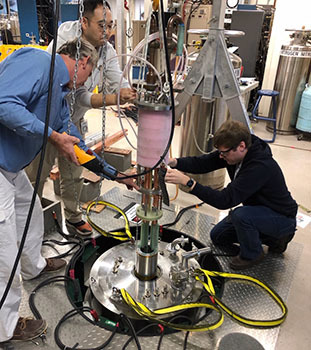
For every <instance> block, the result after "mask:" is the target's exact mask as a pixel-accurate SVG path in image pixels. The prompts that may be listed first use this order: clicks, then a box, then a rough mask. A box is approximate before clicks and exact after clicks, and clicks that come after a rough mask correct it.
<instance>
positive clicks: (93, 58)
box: [57, 38, 98, 67]
mask: <svg viewBox="0 0 311 350" xmlns="http://www.w3.org/2000/svg"><path fill="white" fill-rule="evenodd" d="M77 42H78V38H76V39H74V40H71V41H66V42H65V43H64V44H63V45H62V46H61V47H60V48H59V49H58V50H57V53H58V54H62V55H67V56H69V57H70V58H72V59H73V60H75V59H76V53H77ZM80 43H81V47H80V50H79V52H80V59H81V58H84V57H88V56H89V57H90V61H89V63H90V64H92V65H93V67H96V64H97V61H98V53H97V50H96V49H95V47H94V46H93V45H92V44H91V43H89V42H88V41H87V40H85V39H83V38H80Z"/></svg>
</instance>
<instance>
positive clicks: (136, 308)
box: [121, 288, 224, 332]
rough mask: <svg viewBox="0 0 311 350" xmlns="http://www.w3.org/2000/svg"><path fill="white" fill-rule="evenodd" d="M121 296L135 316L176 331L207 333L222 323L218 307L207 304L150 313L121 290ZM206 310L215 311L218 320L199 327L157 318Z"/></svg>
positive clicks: (172, 307) (176, 307) (183, 305)
mask: <svg viewBox="0 0 311 350" xmlns="http://www.w3.org/2000/svg"><path fill="white" fill-rule="evenodd" d="M121 295H122V298H123V300H124V301H125V303H126V304H127V305H128V306H130V307H131V308H132V309H133V310H134V311H135V312H136V313H137V314H139V315H140V316H142V317H145V318H148V319H150V320H153V321H155V322H159V323H161V324H163V325H165V326H167V327H170V328H174V329H177V330H182V331H189V332H202V331H208V330H213V329H216V328H218V327H219V326H221V324H222V323H223V321H224V316H223V313H222V312H221V310H220V309H218V307H216V306H214V305H211V304H207V303H188V304H181V305H175V306H170V307H166V308H161V309H157V310H154V311H151V310H150V309H149V308H148V307H147V306H145V305H143V304H142V303H140V302H138V301H135V300H134V299H133V298H132V296H131V295H130V294H129V293H128V292H127V291H126V290H125V289H124V288H122V289H121ZM202 307H204V308H207V309H212V310H214V311H217V312H218V313H219V319H218V320H217V321H216V322H215V323H213V324H208V325H207V324H200V325H183V324H175V323H171V322H167V321H165V320H162V319H159V318H157V316H159V315H165V314H170V313H175V312H180V311H183V310H187V309H193V308H202Z"/></svg>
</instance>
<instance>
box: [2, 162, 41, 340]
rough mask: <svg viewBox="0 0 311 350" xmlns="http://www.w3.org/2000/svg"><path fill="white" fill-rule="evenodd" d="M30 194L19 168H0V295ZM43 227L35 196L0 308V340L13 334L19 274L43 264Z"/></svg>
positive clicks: (25, 275) (27, 276) (28, 276)
mask: <svg viewBox="0 0 311 350" xmlns="http://www.w3.org/2000/svg"><path fill="white" fill-rule="evenodd" d="M32 194H33V187H32V186H31V184H30V181H29V180H28V177H27V175H26V174H25V172H24V171H23V170H22V171H19V172H17V173H11V172H7V171H5V170H3V169H1V168H0V298H2V296H3V293H4V290H5V287H6V285H7V283H8V279H9V276H10V274H11V271H12V267H13V264H14V261H15V258H16V255H17V251H18V248H19V245H20V241H21V238H22V235H23V232H24V227H25V223H26V218H27V215H28V210H29V206H30V203H31V198H32ZM43 227H44V226H43V211H42V207H41V204H40V200H39V198H38V196H37V200H36V203H35V206H34V210H33V214H32V218H31V220H30V226H29V229H28V233H27V238H26V242H25V246H24V249H23V252H22V255H21V260H20V263H19V264H18V268H17V271H16V273H15V276H14V280H13V283H12V286H11V289H10V291H9V293H8V295H7V298H6V300H5V303H4V305H3V306H2V308H1V310H0V342H3V341H6V340H8V339H10V338H11V337H12V336H13V332H14V329H15V327H16V324H17V321H18V317H19V316H18V309H19V305H20V302H21V277H22V278H23V279H25V280H28V279H32V278H34V277H36V276H37V275H38V274H39V273H40V272H41V271H42V270H43V269H44V267H45V265H46V261H45V259H44V258H43V257H42V255H41V246H42V239H43V230H44V229H43Z"/></svg>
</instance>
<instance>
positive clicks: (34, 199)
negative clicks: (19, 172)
mask: <svg viewBox="0 0 311 350" xmlns="http://www.w3.org/2000/svg"><path fill="white" fill-rule="evenodd" d="M59 3H60V1H59V0H56V8H55V23H56V25H55V36H56V37H57V31H58V25H57V23H58V18H59V8H60V5H59ZM56 43H57V40H55V42H54V43H53V51H52V58H51V65H50V73H49V88H48V98H47V107H46V116H45V125H44V133H43V145H42V151H41V156H40V163H39V168H38V173H37V178H36V183H35V186H34V191H33V195H32V199H31V204H30V207H29V211H28V215H27V219H26V224H25V228H24V232H23V236H22V239H21V242H20V245H19V249H18V252H17V255H16V259H15V261H14V265H13V268H12V271H11V274H10V277H9V279H8V284H7V286H6V288H5V291H4V293H3V295H2V298H1V301H0V310H1V308H2V306H3V304H4V302H5V300H6V298H7V295H8V293H9V290H10V288H11V285H12V283H13V279H14V276H15V273H16V270H17V267H18V264H19V261H20V258H21V255H22V251H23V248H24V245H25V241H26V237H27V233H28V229H29V225H30V220H31V217H32V213H33V209H34V206H35V202H36V197H37V192H38V188H39V182H40V177H41V172H42V167H43V161H44V155H45V149H46V144H47V139H48V128H49V121H50V111H51V102H52V87H53V75H54V67H55V56H56Z"/></svg>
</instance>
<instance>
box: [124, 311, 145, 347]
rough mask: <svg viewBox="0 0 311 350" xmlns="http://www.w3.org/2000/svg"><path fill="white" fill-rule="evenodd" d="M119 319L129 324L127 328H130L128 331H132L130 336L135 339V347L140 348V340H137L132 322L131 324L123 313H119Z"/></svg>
mask: <svg viewBox="0 0 311 350" xmlns="http://www.w3.org/2000/svg"><path fill="white" fill-rule="evenodd" d="M120 320H121V321H125V322H126V323H127V325H128V326H129V329H130V331H131V333H132V338H134V340H135V343H136V346H137V349H138V350H141V346H140V342H139V340H138V337H137V333H136V331H135V329H134V327H133V324H132V322H131V320H130V319H129V318H128V317H127V316H126V315H125V314H120ZM122 350H123V348H122Z"/></svg>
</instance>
